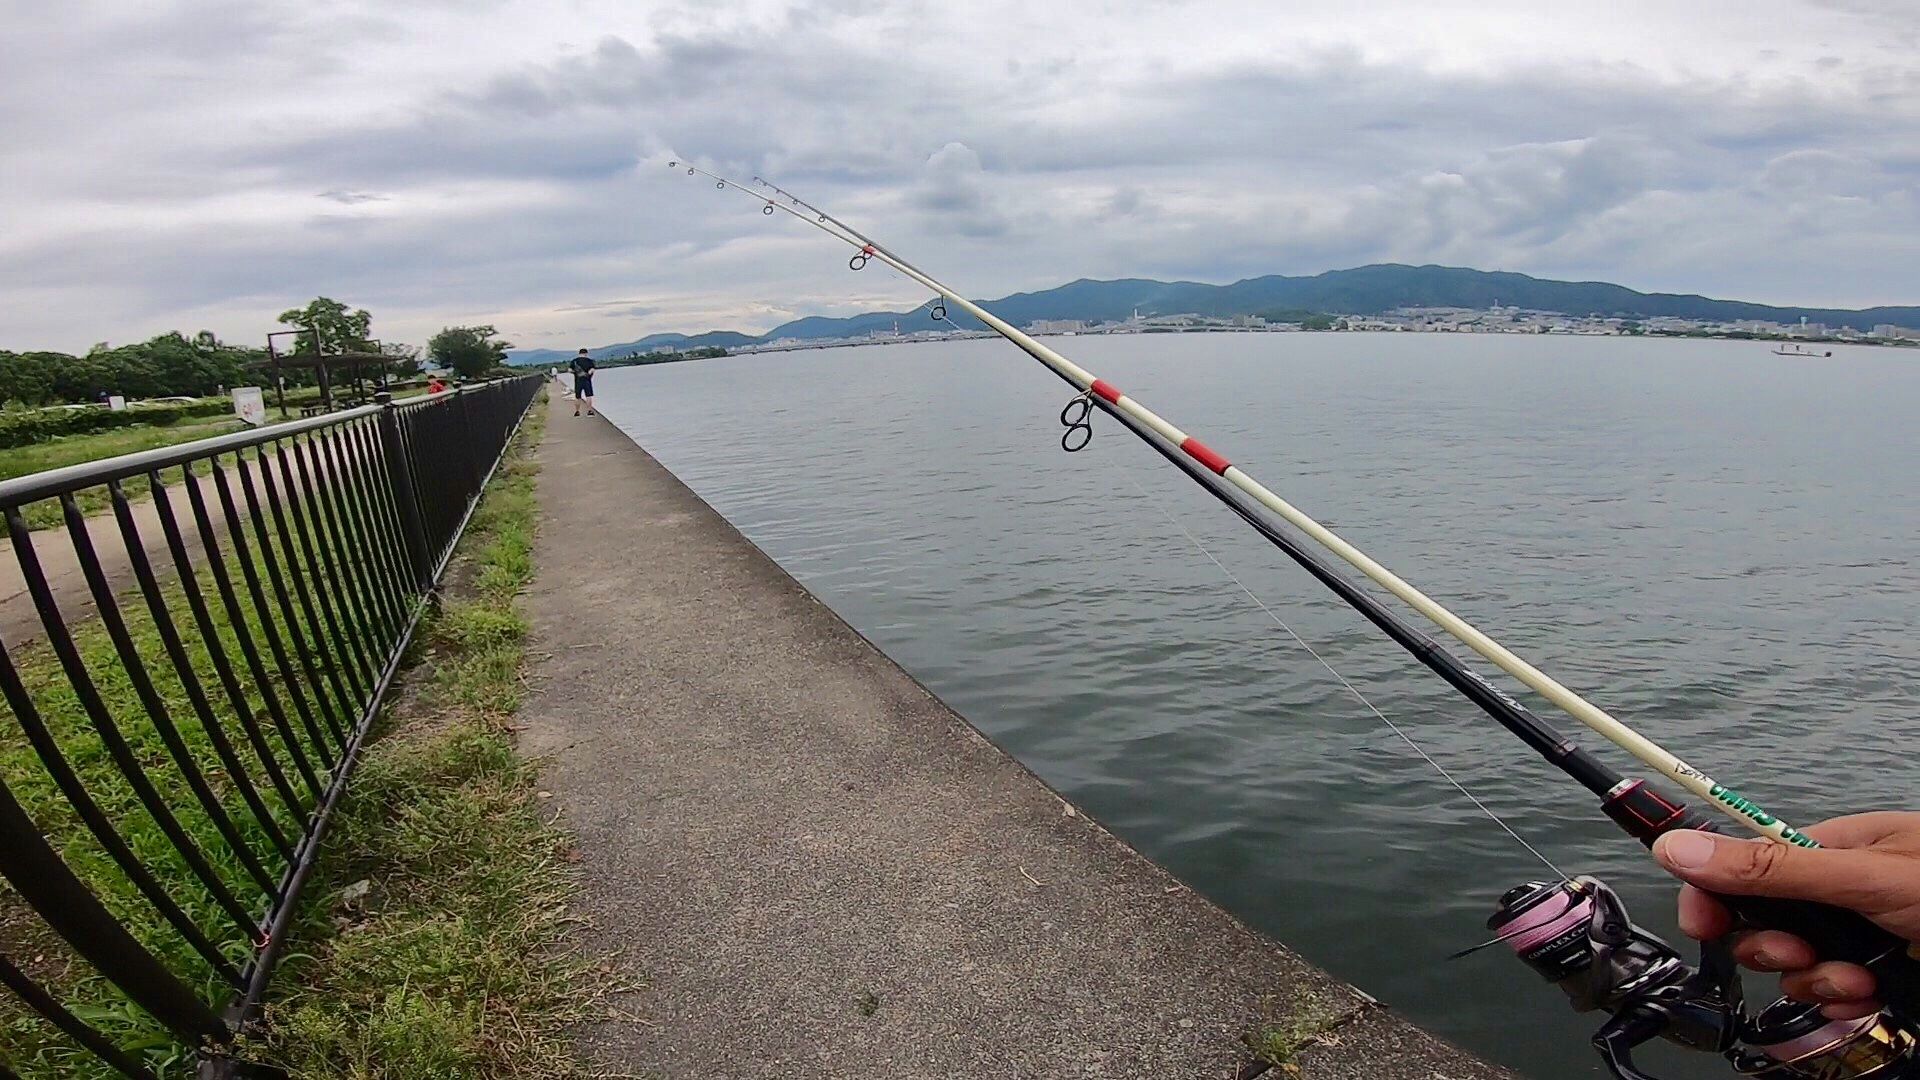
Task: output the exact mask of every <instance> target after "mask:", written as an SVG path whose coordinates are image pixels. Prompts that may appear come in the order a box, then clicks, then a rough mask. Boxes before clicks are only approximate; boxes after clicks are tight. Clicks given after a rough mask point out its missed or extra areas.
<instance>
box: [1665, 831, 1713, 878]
mask: <svg viewBox="0 0 1920 1080" xmlns="http://www.w3.org/2000/svg"><path fill="white" fill-rule="evenodd" d="M1653 855H1654V858H1657V859H1659V860H1660V861H1661V862H1663V863H1665V864H1667V865H1668V866H1670V867H1672V868H1673V869H1675V870H1698V869H1700V868H1701V867H1704V866H1706V865H1707V864H1708V863H1709V862H1712V861H1713V836H1712V835H1711V834H1709V833H1703V832H1699V831H1697V830H1694V829H1676V830H1674V831H1673V832H1670V833H1668V834H1666V835H1665V836H1662V837H1661V838H1660V839H1659V840H1657V841H1655V842H1654V845H1653Z"/></svg>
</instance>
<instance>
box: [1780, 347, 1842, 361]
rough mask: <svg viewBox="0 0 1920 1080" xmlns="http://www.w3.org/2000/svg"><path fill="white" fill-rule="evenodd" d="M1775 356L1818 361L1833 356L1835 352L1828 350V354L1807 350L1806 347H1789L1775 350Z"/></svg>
mask: <svg viewBox="0 0 1920 1080" xmlns="http://www.w3.org/2000/svg"><path fill="white" fill-rule="evenodd" d="M1773 355H1775V356H1806V357H1811V358H1813V359H1816V360H1817V359H1819V358H1821V357H1826V356H1832V355H1833V350H1832V349H1828V350H1827V351H1826V352H1814V351H1813V350H1812V349H1809V348H1807V347H1806V346H1805V345H1787V346H1784V347H1782V348H1778V349H1775V350H1773Z"/></svg>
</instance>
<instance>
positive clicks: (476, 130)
mask: <svg viewBox="0 0 1920 1080" xmlns="http://www.w3.org/2000/svg"><path fill="white" fill-rule="evenodd" d="M1756 3H1757V4H1759V5H1760V8H1763V9H1764V10H1755V11H1753V12H1751V13H1749V14H1741V15H1739V16H1738V17H1735V16H1734V15H1727V16H1724V17H1723V16H1707V15H1700V14H1697V13H1694V12H1691V11H1678V12H1675V13H1671V14H1648V15H1645V16H1643V17H1642V18H1643V19H1644V20H1645V21H1644V22H1643V23H1642V24H1636V25H1627V26H1624V27H1623V26H1620V25H1619V24H1620V23H1621V22H1623V18H1622V17H1621V16H1620V14H1619V13H1618V12H1616V11H1614V10H1613V8H1612V6H1610V5H1603V4H1597V3H1596V4H1594V5H1592V6H1591V7H1588V6H1586V5H1568V6H1567V7H1566V8H1564V9H1560V10H1556V11H1555V12H1554V13H1551V14H1550V15H1549V14H1542V13H1538V12H1535V11H1533V10H1532V9H1530V8H1528V7H1526V6H1525V5H1515V6H1511V7H1508V6H1505V4H1504V0H1489V2H1488V3H1485V4H1481V3H1476V4H1473V5H1465V4H1462V5H1459V6H1457V7H1455V8H1449V6H1448V5H1435V4H1418V5H1414V4H1408V5H1405V6H1400V5H1392V4H1388V5H1382V6H1381V8H1380V9H1379V10H1378V11H1376V10H1374V9H1372V8H1369V9H1368V10H1367V11H1364V12H1353V13H1347V14H1346V15H1341V16H1339V17H1337V18H1336V17H1333V16H1332V15H1320V14H1316V12H1317V9H1315V10H1313V11H1309V10H1307V9H1304V8H1303V9H1298V10H1273V9H1270V8H1269V7H1268V6H1265V5H1258V4H1252V3H1250V2H1249V3H1239V2H1236V0H1208V2H1194V3H1188V4H1184V5H1172V6H1156V7H1151V8H1149V7H1144V6H1143V7H1140V8H1137V9H1134V8H1129V9H1128V10H1127V12H1126V13H1125V17H1124V18H1118V17H1116V18H1108V19H1088V18H1083V17H1081V13H1079V12H1077V10H1076V9H1073V8H1071V7H1070V6H1069V7H1067V8H1063V9H1060V10H1056V9H1054V8H1051V7H1047V6H1042V5H1031V4H1013V3H1010V2H1004V3H1003V2H1002V0H992V6H993V9H994V10H993V11H992V12H991V13H989V12H986V11H984V10H983V11H981V12H979V13H977V14H978V15H979V18H977V19H974V20H955V19H952V18H951V17H950V16H951V14H952V13H951V12H949V11H947V10H946V9H944V8H941V7H932V6H928V5H924V4H921V3H916V2H905V0H837V2H835V0H817V2H813V3H785V2H781V0H749V2H744V3H742V4H740V5H727V6H723V7H715V6H712V5H706V4H692V3H689V4H655V5H651V6H648V7H646V8H645V9H644V10H641V11H638V12H635V11H632V10H630V9H629V8H628V7H626V6H619V7H614V6H609V7H606V8H605V9H604V10H602V9H600V8H599V7H598V5H597V4H595V3H593V2H592V0H583V6H582V8H581V10H580V11H579V12H576V13H575V14H573V15H556V14H554V11H553V9H550V8H548V7H546V6H544V5H537V4H533V3H530V2H529V3H520V2H517V0H498V2H478V0H474V2H455V0H450V2H442V3H428V4H419V5H408V6H406V7H404V8H392V9H388V8H374V7H372V6H371V5H369V6H367V7H365V8H364V9H363V8H360V7H357V6H356V5H353V4H342V5H329V6H327V9H326V10H325V11H324V12H315V11H313V10H311V9H309V8H302V7H295V6H293V5H277V4H271V3H269V4H245V5H241V4H232V5H228V4H208V3H196V2H185V0H180V2H175V3H172V4H162V5H158V6H156V7H153V8H151V9H150V10H143V11H132V10H128V11H122V10H120V9H119V8H117V7H108V6H104V5H103V6H100V7H96V8H82V9H70V8H67V7H54V6H45V7H43V8H36V9H33V10H32V11H30V12H27V13H24V14H23V15H22V17H21V18H20V19H19V20H17V22H18V25H17V26H11V27H10V33H9V35H8V37H7V38H6V39H5V41H4V43H0V63H5V64H6V65H7V67H8V70H9V76H10V78H9V81H8V84H7V86H6V87H5V88H3V89H0V122H4V123H5V124H6V125H7V130H8V132H9V135H10V137H11V138H10V140H9V141H8V142H7V143H6V144H5V145H0V167H3V168H5V169H6V170H7V173H8V175H9V177H10V178H12V179H14V180H15V185H14V186H15V187H16V188H17V189H18V190H17V194H15V195H14V196H13V197H12V198H10V199H9V200H8V202H7V203H6V204H5V205H4V206H0V252H4V256H5V257H4V259H0V311H4V312H6V315H5V316H4V322H0V346H14V347H23V346H55V347H59V346H64V347H68V348H73V347H83V346H84V345H85V344H86V343H89V342H91V341H95V340H99V339H101V338H102V337H114V338H125V337H128V336H134V335H141V334H148V333H153V332H157V331H159V330H163V329H169V328H173V327H179V328H182V329H197V328H199V327H201V326H207V327H209V328H213V329H216V330H219V331H220V332H222V333H226V334H231V335H233V336H235V337H240V338H246V337H249V336H254V335H257V334H258V333H259V332H261V331H262V330H263V329H264V328H265V327H264V323H266V322H267V321H270V319H271V316H272V314H273V313H275V312H277V311H279V310H281V309H282V308H284V307H286V306H288V305H289V304H291V303H296V302H299V301H300V300H303V299H305V298H307V297H310V296H312V295H314V294H316V293H322V292H325V293H328V294H330V295H338V296H340V297H341V298H343V299H349V300H351V301H352V302H353V303H355V304H359V305H362V306H366V307H368V308H370V309H371V310H373V311H374V312H375V314H376V316H377V317H378V318H379V319H380V320H381V323H380V327H379V330H380V332H381V333H382V334H383V335H384V336H388V337H393V338H397V339H399V338H410V339H424V337H425V336H427V335H428V334H430V333H431V332H432V331H433V330H434V329H437V327H438V326H440V325H443V324H446V323H452V322H471V321H487V322H494V323H496V324H497V325H499V326H500V327H501V328H502V329H503V331H505V332H507V333H508V334H509V336H511V337H512V338H513V339H514V340H517V341H523V342H527V341H544V340H552V339H557V338H561V337H565V338H568V339H570V340H571V339H575V338H585V339H587V340H599V339H601V338H604V339H605V340H608V341H613V340H628V339H631V338H633V337H637V336H640V335H641V334H644V333H647V332H651V331H655V330H662V329H699V328H704V327H706V326H713V325H737V326H740V327H743V328H757V327H765V326H767V325H771V324H772V323H774V322H777V321H779V320H781V319H783V318H787V317H792V316H795V315H799V314H808V313H827V314H837V313H844V312H846V311H850V310H856V309H858V308H859V307H862V306H865V305H868V304H875V303H880V304H899V303H901V302H903V301H904V302H906V303H912V302H915V301H917V300H918V299H921V297H920V296H918V295H917V290H915V289H913V288H911V287H908V286H906V285H905V284H903V283H900V282H898V281H895V280H893V279H889V278H888V277H886V276H885V275H883V274H875V273H871V272H869V273H867V274H864V275H861V276H859V277H857V278H856V277H851V276H848V275H845V274H835V273H832V272H831V271H832V270H833V268H834V267H835V266H837V265H838V262H837V261H836V259H835V258H834V255H835V253H834V252H833V251H832V250H831V249H829V248H827V247H826V244H827V241H826V240H825V239H824V238H822V237H820V236H819V235H818V234H815V233H812V232H810V231H809V230H805V229H803V228H802V227H800V226H799V225H797V224H796V223H794V222H792V221H791V220H789V219H785V218H778V219H774V218H766V217H764V216H762V215H760V214H758V213H757V212H756V210H757V207H756V205H755V204H753V203H752V202H750V201H748V200H746V199H744V198H741V197H740V196H737V195H734V194H731V193H720V192H715V191H714V190H712V187H711V185H703V184H701V183H697V182H695V181H693V180H690V179H689V178H687V177H685V176H684V175H675V174H672V173H670V172H669V171H668V170H667V169H666V167H665V162H666V161H667V160H669V159H671V158H673V157H676V156H678V155H680V154H692V155H695V157H694V160H697V161H700V162H702V163H704V164H707V165H710V166H713V167H716V168H724V169H726V170H730V171H733V172H737V173H740V174H743V175H753V174H756V173H764V174H766V175H769V176H773V177H776V178H778V179H780V180H781V181H782V182H783V183H787V184H788V185H789V186H791V187H794V188H795V189H796V190H800V191H802V192H803V193H805V194H807V195H808V196H809V197H811V198H814V199H816V200H817V201H820V202H822V203H823V204H826V205H829V206H831V207H833V208H834V209H835V210H836V211H837V212H840V213H842V214H843V215H844V216H847V217H849V218H853V219H857V220H859V221H861V222H864V223H865V224H866V225H867V226H869V227H870V228H871V229H872V230H873V231H875V232H877V233H880V234H882V235H884V236H886V237H887V238H888V240H889V242H890V243H891V244H892V245H893V246H896V247H899V248H901V249H903V250H909V251H912V252H915V253H918V254H920V255H921V256H922V258H923V259H924V261H926V262H928V263H929V264H931V265H933V266H935V267H937V268H938V269H940V270H941V271H944V272H945V274H944V276H949V277H951V278H953V279H954V280H955V282H956V283H957V284H960V285H962V286H963V287H965V288H967V289H969V291H974V292H977V293H980V294H989V295H991V294H997V293H1001V292H1011V291H1015V290H1019V289H1029V288H1036V287H1045V286H1047V285H1050V284H1055V283H1058V282H1060V281H1064V280H1069V279H1072V278H1076V277H1103V276H1124V275H1152V276H1166V277H1187V278H1196V279H1202V280H1215V281H1223V280H1231V279H1233V278H1236V277H1241V276H1246V275H1251V274H1260V273H1272V272H1290V273H1299V272H1316V271H1319V270H1324V269H1328V268H1332V267H1336V266H1346V265H1354V264H1357V263H1362V262H1368V261H1379V260H1385V259H1399V260H1408V261H1443V262H1451V263H1458V264H1467V265H1476V266H1482V267H1486V268H1490V269H1492V268H1498V269H1512V270H1521V271H1526V272H1532V273H1539V274H1546V275H1565V276H1576V277H1597V278H1608V279H1612V280H1618V281H1622V282H1624V283H1627V284H1631V285H1635V286H1639V287H1645V288H1671V289H1684V290H1687V291H1703V292H1709V293H1717V294H1721V295H1733V296H1741V297H1750V298H1754V299H1762V300H1776V301H1800V302H1809V303H1846V304H1854V303H1871V302H1896V301H1904V302H1913V301H1914V300H1915V299H1916V297H1914V296H1913V295H1911V286H1910V284H1909V283H1911V282H1913V281H1915V280H1920V275H1917V273H1916V272H1920V241H1916V239H1914V238H1915V237H1920V194H1916V192H1917V191H1920V152H1916V151H1914V150H1913V149H1912V147H1915V146H1920V73H1916V71H1915V69H1914V67H1913V65H1912V64H1911V63H1910V61H1909V60H1907V58H1906V57H1907V56H1908V55H1910V54H1909V53H1906V52H1903V51H1902V50H1903V49H1906V48H1910V45H1909V46H1903V45H1901V42H1911V41H1912V40H1913V38H1914V36H1915V35H1916V34H1917V33H1920V15H1916V14H1915V12H1914V11H1912V10H1909V6H1908V5H1904V4H1898V3H1876V2H1870V0H1821V2H1810V0H1809V2H1803V0H1756ZM989 16H991V17H989ZM1418 20H1428V22H1426V23H1424V24H1423V25H1424V30H1422V29H1420V28H1419V27H1407V28H1406V32H1405V33H1402V32H1400V31H1401V30H1402V26H1401V24H1402V23H1411V22H1415V21H1418ZM1749 23H1764V24H1766V25H1768V26H1773V27H1776V28H1777V32H1769V33H1766V34H1762V33H1760V32H1759V31H1757V30H1750V27H1749ZM982 26H992V27H995V28H996V29H995V30H994V31H993V32H991V33H988V32H985V31H982V30H980V29H978V28H977V27H982ZM1510 31H1511V32H1512V33H1509V32H1510ZM1423 34H1424V36H1423ZM1743 35H1744V36H1743ZM1509 38H1511V42H1510V43H1509V41H1508V39H1509ZM1416 39H1418V40H1423V41H1429V42H1432V43H1433V46H1432V47H1431V48H1429V49H1427V50H1426V51H1424V52H1422V51H1416V50H1412V49H1411V47H1410V46H1404V45H1402V44H1401V43H1402V42H1406V41H1412V40H1416ZM136 43H139V44H140V47H139V48H134V47H133V46H134V45H135V44H136ZM1009 43H1013V44H1011V45H1010V44H1009ZM1763 50H1764V51H1767V52H1770V53H1771V54H1772V55H1771V56H1765V57H1763V56H1762V52H1763ZM1836 60H1838V61H1840V62H1838V63H1835V62H1834V61H1836ZM82 73H86V75H85V77H82ZM103 73H104V74H103ZM315 192H318V193H320V194H319V196H318V198H317V199H316V197H315V194H314V193H315ZM1780 250H1791V251H1792V252H1793V255H1794V257H1793V258H1792V259H1786V260H1782V259H1779V258H1778V257H1777V253H1778V252H1779V251H1780ZM593 296H600V297H627V298H631V299H618V300H604V301H602V300H595V301H582V300H580V299H579V298H580V297H593Z"/></svg>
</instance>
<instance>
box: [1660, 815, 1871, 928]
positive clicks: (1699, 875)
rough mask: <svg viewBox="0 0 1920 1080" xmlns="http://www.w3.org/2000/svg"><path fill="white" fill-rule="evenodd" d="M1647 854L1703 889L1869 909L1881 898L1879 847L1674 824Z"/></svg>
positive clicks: (1669, 871) (1671, 872)
mask: <svg viewBox="0 0 1920 1080" xmlns="http://www.w3.org/2000/svg"><path fill="white" fill-rule="evenodd" d="M1653 857H1654V858H1655V859H1657V860H1659V862H1660V865H1661V866H1663V867H1665V868H1666V869H1667V872H1668V873H1670V874H1672V875H1673V876H1675V877H1677V878H1679V879H1681V880H1682V881H1685V882H1687V883H1688V884H1690V885H1696V886H1699V887H1700V888H1702V889H1706V890H1707V891H1708V892H1717V893H1726V894H1730V895H1733V896H1777V897H1781V898H1783V899H1788V900H1817V901H1820V902H1822V903H1828V904H1837V905H1839V906H1841V907H1851V908H1855V909H1856V910H1870V909H1872V908H1873V906H1874V902H1875V901H1876V900H1879V899H1882V896H1881V893H1882V891H1883V890H1882V889H1881V888H1880V887H1879V883H1880V882H1881V881H1882V880H1883V879H1884V873H1883V872H1884V869H1885V868H1884V867H1883V866H1882V865H1881V863H1882V861H1883V860H1885V859H1886V858H1888V856H1887V855H1886V854H1885V853H1884V852H1875V851H1871V850H1867V849H1860V848H1803V847H1796V846H1794V845H1792V844H1779V843H1774V842H1773V841H1770V840H1746V839H1742V838H1740V837H1734V836H1719V835H1716V834H1714V833H1709V832H1699V831H1697V830H1693V829H1677V830H1675V831H1673V832H1670V833H1667V834H1665V835H1663V836H1661V837H1660V838H1659V839H1658V840H1656V841H1654V844H1653Z"/></svg>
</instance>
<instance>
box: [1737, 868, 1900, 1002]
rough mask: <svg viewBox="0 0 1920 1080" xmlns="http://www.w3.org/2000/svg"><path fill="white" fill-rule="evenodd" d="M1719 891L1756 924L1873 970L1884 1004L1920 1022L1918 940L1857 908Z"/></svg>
mask: <svg viewBox="0 0 1920 1080" xmlns="http://www.w3.org/2000/svg"><path fill="white" fill-rule="evenodd" d="M1715 895H1716V896H1718V898H1719V900H1720V902H1721V903H1723V904H1725V905H1727V908H1728V909H1729V910H1731V911H1732V912H1733V913H1734V914H1735V915H1737V916H1739V918H1740V921H1741V922H1743V923H1745V924H1746V925H1748V926H1750V927H1753V928H1755V929H1760V930H1783V931H1785V932H1787V933H1789V934H1792V935H1794V936H1795V937H1798V938H1800V939H1801V940H1803V941H1805V942H1806V943H1807V944H1809V945H1811V946H1813V951H1814V954H1815V955H1816V956H1818V957H1820V959H1822V960H1844V961H1846V962H1848V963H1854V964H1859V965H1860V966H1862V967H1864V968H1866V969H1867V970H1868V971H1871V972H1873V978H1874V983H1875V992H1874V996H1875V997H1877V998H1878V999H1879V1000H1880V1003H1881V1004H1882V1005H1885V1006H1886V1007H1887V1008H1889V1009H1892V1010H1893V1011H1894V1012H1897V1013H1899V1014H1900V1015H1901V1016H1903V1017H1906V1018H1907V1019H1909V1020H1920V958H1916V957H1915V955H1914V948H1915V946H1914V945H1913V943H1911V942H1908V941H1904V940H1902V939H1901V938H1900V937H1899V936H1898V935H1896V934H1894V933H1892V932H1891V931H1888V930H1885V929H1882V928H1881V927H1879V926H1877V925H1875V924H1874V923H1873V922H1872V921H1870V920H1869V919H1867V917H1866V916H1864V915H1862V914H1860V913H1859V912H1857V911H1848V910H1846V909H1845V908H1837V907H1833V906H1831V905H1829V904H1816V903H1814V902H1813V901H1811V900H1779V899H1775V898H1773V897H1769V896H1723V895H1720V894H1717V893H1716V894H1715Z"/></svg>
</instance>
